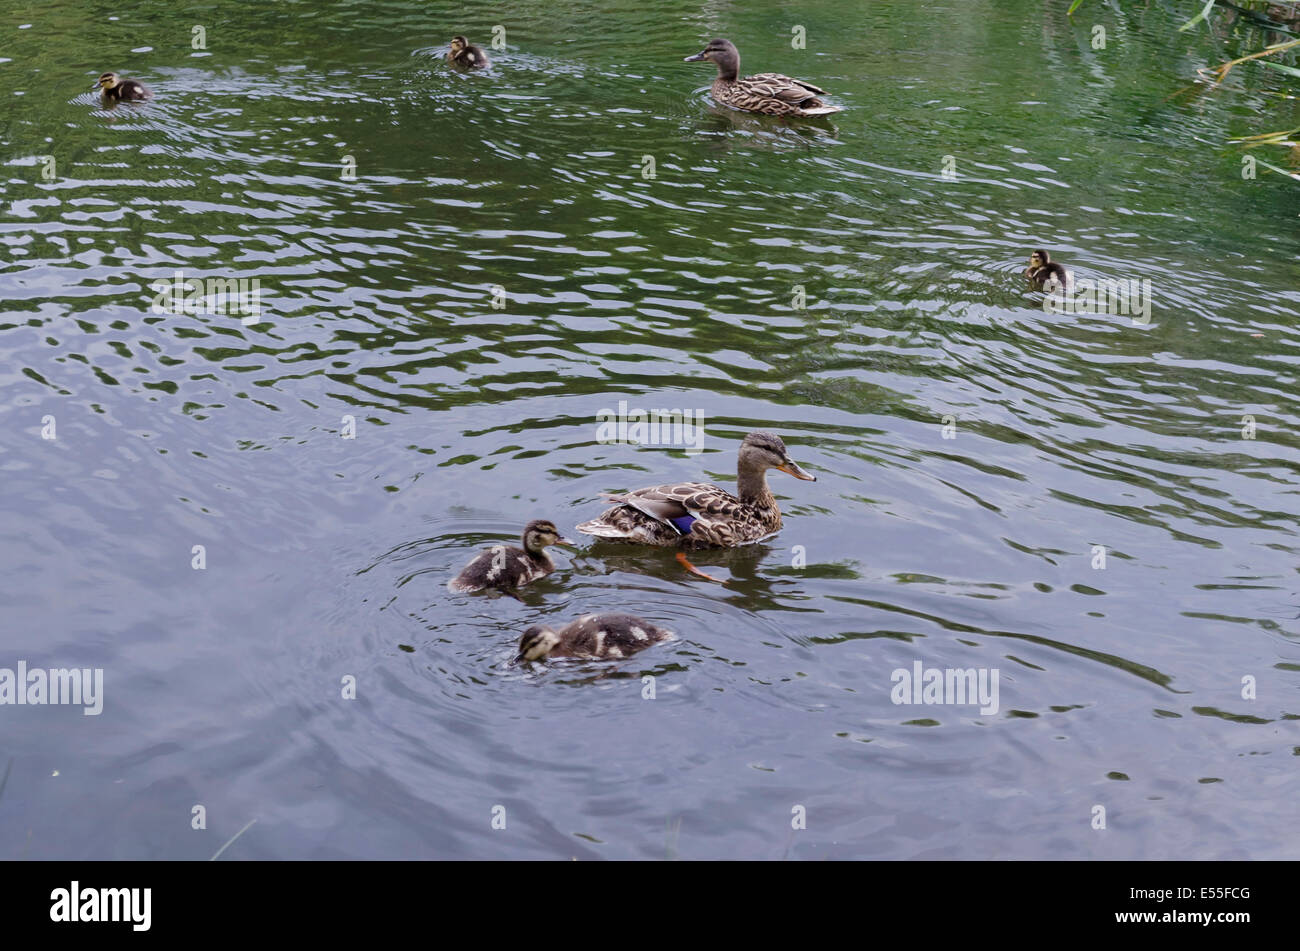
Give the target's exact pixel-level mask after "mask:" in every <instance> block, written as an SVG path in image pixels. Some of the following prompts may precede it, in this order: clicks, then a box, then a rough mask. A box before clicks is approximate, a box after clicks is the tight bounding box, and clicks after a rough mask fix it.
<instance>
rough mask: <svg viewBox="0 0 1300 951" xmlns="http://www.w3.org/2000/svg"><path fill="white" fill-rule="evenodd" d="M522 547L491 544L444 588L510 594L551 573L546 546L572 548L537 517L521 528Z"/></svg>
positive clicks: (546, 521)
mask: <svg viewBox="0 0 1300 951" xmlns="http://www.w3.org/2000/svg"><path fill="white" fill-rule="evenodd" d="M523 544H524V547H523V548H516V547H514V546H513V545H493V546H492V547H491V548H485V549H483V551H481V552H479V553H478V554H477V555H475V556H474V558H473V559H471V560H470V562H469V564H467V565H466V566H465V567H464V568H462V569H461V572H460V574H458V575H457V576H456V577H455V578H453V579H451V581H450V582H448V583H447V587H448V589H450V590H451V591H457V592H462V591H482V590H483V589H484V588H497V589H500V590H502V591H513V590H514V589H515V588H518V587H520V586H522V585H526V584H528V583H529V582H532V581H536V580H537V579H538V578H545V577H546V576H547V575H549V574H550V573H551V572H552V571H554V570H555V563H554V562H553V561H551V556H550V555H548V554H546V548H547V547H548V546H550V545H569V546H572V545H573V542H571V541H569V540H568V539H567V538H561V537H560V533H559V532H558V531H557V530H556V528H555V523H553V522H551V521H550V520H548V519H544V518H539V519H534V520H533V521H531V522H529V523H528V525H527V527H526V528H524V534H523Z"/></svg>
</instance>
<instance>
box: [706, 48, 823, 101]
mask: <svg viewBox="0 0 1300 951" xmlns="http://www.w3.org/2000/svg"><path fill="white" fill-rule="evenodd" d="M706 59H707V60H709V61H710V62H712V63H714V64H716V65H717V67H718V76H717V78H716V79H714V80H713V87H712V92H713V98H714V99H716V100H717V101H718V102H720V103H722V104H723V105H727V106H733V107H734V108H736V109H743V110H745V111H746V112H761V113H762V114H763V115H766V116H826V115H830V114H831V113H832V112H840V111H841V110H840V107H839V106H832V105H830V104H829V103H826V102H823V101H822V100H820V99H818V98H817V97H818V96H819V95H824V94H825V93H826V90H824V89H819V88H817V87H816V86H814V85H813V84H812V83H806V82H804V81H803V80H802V79H791V78H790V77H789V76H782V75H781V74H780V73H758V74H756V75H754V76H746V77H745V78H744V79H737V78H736V77H737V76H738V75H740V51H739V50H738V49H736V44H734V43H732V42H731V40H721V39H719V40H709V45H708V46H706V47H704V49H703V50H701V51H700V52H698V53H696V54H695V55H694V56H687V57H686V59H685V60H684V62H687V63H698V62H700V61H701V60H706Z"/></svg>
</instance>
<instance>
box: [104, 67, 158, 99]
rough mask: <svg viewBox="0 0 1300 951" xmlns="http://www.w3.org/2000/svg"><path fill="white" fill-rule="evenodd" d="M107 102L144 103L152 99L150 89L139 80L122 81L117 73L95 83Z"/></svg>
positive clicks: (107, 75)
mask: <svg viewBox="0 0 1300 951" xmlns="http://www.w3.org/2000/svg"><path fill="white" fill-rule="evenodd" d="M95 88H97V89H98V90H99V91H100V95H101V96H102V97H103V99H104V101H105V102H143V101H144V100H146V99H152V98H153V93H152V92H151V91H150V89H149V87H148V86H146V85H145V84H144V83H142V82H140V81H139V80H138V79H122V78H121V77H120V76H118V75H117V73H105V74H104V75H102V76H100V77H99V79H98V80H96V82H95Z"/></svg>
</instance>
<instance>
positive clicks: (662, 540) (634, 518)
mask: <svg viewBox="0 0 1300 951" xmlns="http://www.w3.org/2000/svg"><path fill="white" fill-rule="evenodd" d="M768 469H778V470H780V471H781V472H784V473H787V474H788V475H792V476H794V477H795V478H796V479H804V480H806V481H808V482H816V481H817V477H816V476H814V475H810V474H809V473H807V472H805V471H804V470H803V469H801V468H799V466H798V465H797V464H796V463H795V462H794V460H792V459H791V458H790V454H789V453H788V452H787V451H786V448H785V443H784V442H782V441H781V437H780V436H778V435H776V434H775V433H763V432H759V433H750V434H749V435H748V436H746V437H745V441H744V442H742V443H741V444H740V452H739V453H738V458H737V462H736V495H732V494H731V493H730V492H727V491H725V490H724V489H720V488H718V487H717V486H716V485H711V484H709V483H707V482H678V483H673V484H669V485H656V486H652V487H650V488H647V489H637V490H635V491H633V492H628V493H626V494H623V495H609V496H607V498H608V500H609V501H611V502H614V503H616V504H615V506H614V507H613V508H610V509H606V510H605V511H604V512H603V513H602V514H601V515H599V516H597V517H596V518H594V519H592V520H591V521H589V522H583V523H582V524H581V525H579V526H578V531H580V532H582V533H584V534H586V535H595V536H597V537H598V538H616V539H621V540H623V541H629V542H639V543H640V544H643V545H659V546H662V547H677V548H682V549H697V548H735V547H737V546H739V545H746V544H749V543H750V542H756V541H758V540H759V539H761V538H766V537H767V536H768V535H771V534H772V533H773V532H776V531H778V530H779V529H780V528H781V509H780V508H779V507H778V506H777V504H776V497H775V496H774V495H772V490H771V489H769V488H768V487H767V470H768ZM677 560H678V561H680V562H681V563H682V565H683V566H685V568H686V570H687V571H690V572H691V573H692V574H696V575H699V576H700V577H702V578H708V579H709V580H710V581H716V580H718V579H716V578H714V577H712V576H711V575H707V574H705V573H704V572H702V571H700V570H699V569H697V568H696V567H695V566H694V565H692V564H691V563H690V562H689V561H688V560H687V558H686V555H685V553H684V552H682V551H679V552H678V553H677Z"/></svg>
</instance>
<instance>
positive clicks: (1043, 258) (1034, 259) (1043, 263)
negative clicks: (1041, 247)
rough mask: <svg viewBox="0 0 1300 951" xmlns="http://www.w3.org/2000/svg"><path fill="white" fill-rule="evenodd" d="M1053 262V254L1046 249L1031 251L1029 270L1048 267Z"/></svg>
mask: <svg viewBox="0 0 1300 951" xmlns="http://www.w3.org/2000/svg"><path fill="white" fill-rule="evenodd" d="M1051 263H1052V256H1051V255H1050V254H1048V253H1047V252H1046V251H1031V252H1030V254H1029V270H1031V271H1037V270H1038V269H1039V268H1040V267H1047V265H1049V264H1051Z"/></svg>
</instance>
